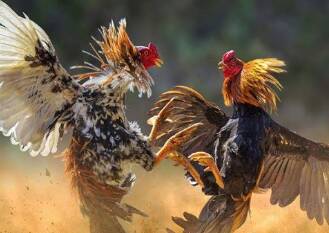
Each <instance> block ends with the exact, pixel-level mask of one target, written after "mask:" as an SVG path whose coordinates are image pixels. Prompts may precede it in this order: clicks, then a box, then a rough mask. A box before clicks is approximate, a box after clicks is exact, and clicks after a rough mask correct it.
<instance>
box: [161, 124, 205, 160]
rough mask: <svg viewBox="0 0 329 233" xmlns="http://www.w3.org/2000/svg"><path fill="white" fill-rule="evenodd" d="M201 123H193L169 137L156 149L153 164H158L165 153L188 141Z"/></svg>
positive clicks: (167, 153)
mask: <svg viewBox="0 0 329 233" xmlns="http://www.w3.org/2000/svg"><path fill="white" fill-rule="evenodd" d="M201 125H203V124H202V123H196V124H193V125H191V126H189V127H187V128H186V129H183V130H182V131H179V132H178V133H176V134H175V135H173V136H172V137H170V138H169V139H168V140H167V141H166V143H165V144H164V145H163V146H162V148H161V149H160V150H159V151H158V153H157V154H156V157H155V164H158V163H159V162H160V161H162V160H163V159H164V158H165V157H166V156H167V155H169V154H170V153H172V152H175V151H177V150H178V148H179V147H180V146H181V145H182V144H184V142H186V141H188V140H189V139H190V138H191V137H192V136H193V133H194V132H195V130H197V129H198V127H199V126H201Z"/></svg>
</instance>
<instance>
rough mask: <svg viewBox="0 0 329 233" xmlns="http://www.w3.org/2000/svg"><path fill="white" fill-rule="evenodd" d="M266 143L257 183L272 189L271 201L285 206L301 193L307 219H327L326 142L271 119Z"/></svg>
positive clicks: (328, 152)
mask: <svg viewBox="0 0 329 233" xmlns="http://www.w3.org/2000/svg"><path fill="white" fill-rule="evenodd" d="M267 146H268V153H267V155H266V158H265V162H264V169H263V173H262V177H261V179H260V183H259V186H260V187H261V188H271V189H272V195H271V203H272V204H279V205H280V206H281V207H283V206H287V205H289V204H290V203H291V202H293V201H294V200H295V198H296V197H297V196H298V195H300V207H301V209H302V210H304V211H306V212H307V216H308V217H309V218H310V219H313V218H315V219H316V220H317V222H318V223H319V224H322V223H323V220H324V219H325V220H326V221H327V223H329V146H328V145H325V144H321V143H316V142H313V141H310V140H308V139H306V138H303V137H301V136H299V135H297V134H295V133H293V132H291V131H290V130H288V129H286V128H284V127H282V126H280V125H279V124H277V123H275V122H274V121H273V122H272V125H271V127H270V130H269V132H268V145H267Z"/></svg>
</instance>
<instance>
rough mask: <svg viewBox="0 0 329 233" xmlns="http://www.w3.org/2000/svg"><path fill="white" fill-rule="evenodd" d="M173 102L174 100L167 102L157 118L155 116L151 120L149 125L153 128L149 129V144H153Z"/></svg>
mask: <svg viewBox="0 0 329 233" xmlns="http://www.w3.org/2000/svg"><path fill="white" fill-rule="evenodd" d="M174 100H175V98H172V99H171V100H169V101H168V103H167V104H166V105H165V106H164V107H163V108H162V109H161V111H160V112H159V114H158V115H157V116H155V117H154V118H152V121H151V124H152V125H153V126H152V129H151V133H150V135H149V142H150V143H151V144H154V143H155V140H156V139H157V136H158V132H159V130H160V128H161V125H162V124H163V123H164V121H165V120H166V118H167V117H168V115H169V113H170V111H168V110H169V107H170V105H171V104H172V103H173V102H174Z"/></svg>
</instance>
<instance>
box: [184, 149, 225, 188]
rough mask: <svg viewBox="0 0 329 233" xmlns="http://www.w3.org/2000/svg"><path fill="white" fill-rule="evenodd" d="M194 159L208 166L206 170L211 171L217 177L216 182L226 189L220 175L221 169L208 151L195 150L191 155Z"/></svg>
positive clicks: (190, 157)
mask: <svg viewBox="0 0 329 233" xmlns="http://www.w3.org/2000/svg"><path fill="white" fill-rule="evenodd" d="M189 159H191V160H192V161H196V162H198V163H199V164H200V165H202V166H204V167H206V169H205V171H211V172H212V174H213V175H214V177H215V179H216V183H217V185H218V186H219V187H221V188H222V189H224V182H223V178H222V176H221V175H220V172H219V169H218V167H217V165H216V163H215V160H214V158H213V157H212V156H211V155H210V154H208V153H206V152H195V153H193V154H191V155H190V156H189Z"/></svg>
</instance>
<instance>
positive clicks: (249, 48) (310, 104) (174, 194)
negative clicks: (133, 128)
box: [0, 0, 329, 233]
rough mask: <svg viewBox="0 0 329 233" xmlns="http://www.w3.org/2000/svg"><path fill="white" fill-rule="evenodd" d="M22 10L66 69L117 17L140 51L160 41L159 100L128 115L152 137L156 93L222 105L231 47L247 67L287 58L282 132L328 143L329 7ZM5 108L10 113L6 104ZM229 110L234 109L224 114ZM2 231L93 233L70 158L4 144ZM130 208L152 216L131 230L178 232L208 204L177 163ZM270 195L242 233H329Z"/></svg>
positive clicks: (212, 4)
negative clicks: (177, 223) (177, 222)
mask: <svg viewBox="0 0 329 233" xmlns="http://www.w3.org/2000/svg"><path fill="white" fill-rule="evenodd" d="M5 2H6V3H7V4H9V5H10V6H11V7H12V8H13V9H14V10H15V11H16V12H18V13H19V14H21V13H22V12H25V13H26V14H27V15H29V17H30V18H31V19H32V20H34V21H35V22H37V23H38V24H39V25H40V26H41V27H42V28H44V29H45V31H46V32H47V33H48V34H49V36H50V38H51V39H52V41H53V44H54V46H55V48H56V49H57V54H58V55H59V57H60V60H61V62H62V64H63V65H64V66H65V67H66V68H67V69H69V67H70V66H72V65H77V64H81V63H82V62H83V61H84V60H85V59H89V58H87V57H84V56H83V55H82V53H81V50H82V49H88V43H89V41H90V36H91V35H94V36H96V37H97V36H98V30H97V29H98V28H99V27H100V26H102V25H105V26H107V24H108V23H109V22H110V20H111V19H113V20H114V21H115V22H118V20H119V19H121V18H123V17H125V18H126V19H127V23H128V32H129V34H130V36H131V39H132V40H133V42H134V43H135V44H136V45H146V44H147V43H148V42H150V41H152V42H154V43H155V44H156V45H157V47H158V49H159V52H160V55H161V57H162V59H163V60H164V61H165V65H164V66H163V67H162V68H161V69H154V70H152V71H151V73H152V75H153V77H154V79H155V81H156V86H155V87H154V92H153V96H152V97H151V98H150V99H147V98H146V97H143V98H141V99H140V98H138V97H137V95H136V94H131V95H130V96H129V98H128V118H129V119H131V120H137V121H138V122H139V123H140V124H141V126H142V128H143V130H144V132H146V133H147V132H148V131H149V128H148V127H147V126H146V124H145V120H146V119H147V111H148V109H149V108H150V107H151V105H152V102H153V101H155V99H156V98H157V96H158V95H159V94H160V93H161V92H163V91H165V90H167V89H168V88H170V87H173V86H174V85H177V84H180V85H188V86H191V87H193V88H195V89H197V90H199V91H200V92H201V93H202V94H204V95H205V96H206V97H207V98H209V99H210V100H212V101H214V102H216V103H218V104H219V105H220V106H223V103H222V98H221V95H220V88H221V82H222V75H221V74H220V73H219V72H218V70H217V63H218V60H219V58H220V57H221V54H222V53H223V52H225V51H227V50H229V49H234V50H236V53H237V55H238V56H239V57H240V58H241V59H243V60H245V61H248V60H250V59H254V58H261V57H278V58H281V59H283V60H285V61H286V62H287V69H288V73H287V74H284V75H282V76H281V77H280V80H281V82H282V84H283V85H284V87H285V88H284V90H283V92H282V93H280V97H281V100H282V101H281V103H280V105H279V110H278V112H277V113H276V114H274V118H277V119H278V121H279V122H280V123H282V124H283V125H286V126H289V127H290V128H291V129H294V130H295V131H297V132H299V133H301V134H303V135H305V136H307V137H309V138H311V139H314V140H317V141H323V142H326V143H329V105H328V100H329V75H328V71H327V70H328V62H329V43H328V41H329V27H328V23H329V1H327V0H312V1H311V0H298V1H289V0H282V1H260V0H259V1H256V0H254V1H253V0H239V1H220V0H208V1H197V0H179V1H177V0H167V1H160V0H154V1H147V0H140V1H128V0H121V1H115V0H84V1H81V0H70V1H64V0H28V1H26V0H8V1H5ZM0 108H1V106H0ZM225 110H226V111H227V112H230V110H229V109H225ZM0 145H1V148H0V154H1V155H0V232H9V233H16V232H17V233H22V232H33V233H47V232H54V233H66V232H67V233H87V232H88V222H87V220H86V219H85V218H83V216H81V214H80V211H79V207H78V205H77V204H76V197H75V196H74V194H73V193H72V192H71V190H70V184H69V182H68V180H67V179H66V177H65V175H64V173H63V163H62V161H61V159H58V158H54V157H50V158H41V157H40V158H30V157H29V156H28V155H27V154H26V153H22V152H19V151H18V150H17V148H16V147H14V146H11V145H10V143H9V140H8V139H7V138H4V137H1V138H0ZM136 171H137V174H138V181H137V183H136V186H135V189H134V190H133V192H132V193H131V195H130V196H129V197H127V198H126V201H127V202H129V203H130V204H133V205H135V206H137V207H138V208H140V209H142V210H145V211H146V212H148V213H149V215H150V217H149V218H147V219H140V218H136V219H134V223H133V224H132V225H130V226H127V229H128V230H129V232H138V233H139V232H141V233H154V232H164V231H163V229H165V228H166V227H171V228H172V229H175V230H177V232H179V230H178V229H177V228H175V227H173V225H172V223H171V221H170V216H172V215H176V216H177V215H179V216H180V215H181V213H182V212H183V211H191V212H193V213H195V214H197V213H198V211H199V210H200V209H201V207H202V205H203V203H205V201H206V200H207V197H205V196H203V195H202V193H201V191H200V190H199V189H198V188H192V187H190V186H189V185H188V184H187V182H186V181H185V180H184V177H183V171H182V170H181V169H179V168H175V167H173V166H172V164H171V163H170V162H166V163H164V164H162V165H161V167H160V168H159V169H157V170H156V171H153V172H152V173H151V174H150V173H144V172H143V171H141V170H140V169H138V168H136ZM268 197H269V195H268V194H265V195H262V196H261V195H257V196H256V198H254V200H253V204H252V210H251V214H250V218H248V220H247V224H245V225H244V226H243V227H242V228H241V229H240V230H239V231H238V232H240V233H247V232H248V233H250V232H253V233H260V232H262V233H264V232H265V233H277V232H280V233H281V232H286V233H288V232H289V233H295V232H305V233H312V232H323V233H324V232H329V227H328V226H323V227H319V226H318V225H317V224H316V223H315V222H314V221H310V220H308V219H307V217H306V214H305V213H303V212H302V211H300V210H299V203H298V201H296V202H295V203H294V204H293V205H291V206H289V207H288V208H285V209H280V208H279V207H276V206H271V205H270V204H269V202H268Z"/></svg>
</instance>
